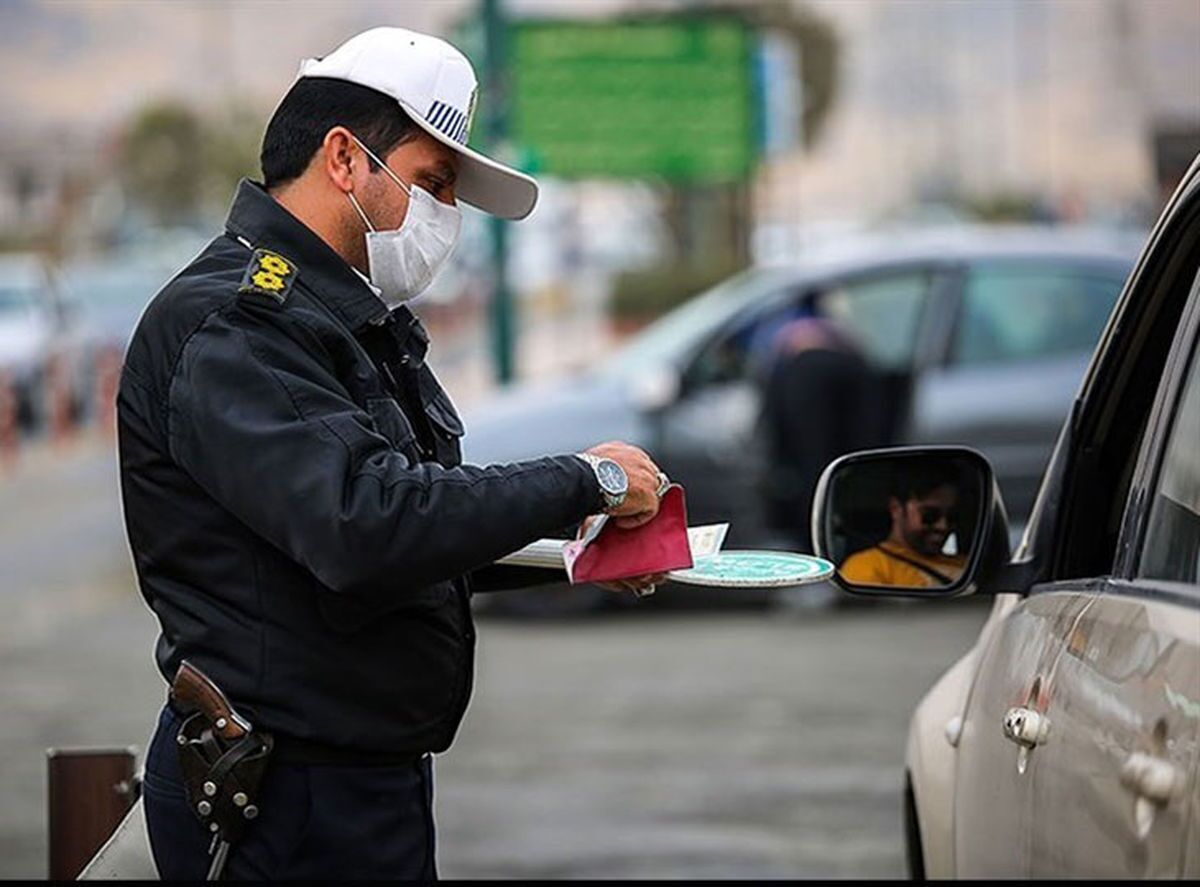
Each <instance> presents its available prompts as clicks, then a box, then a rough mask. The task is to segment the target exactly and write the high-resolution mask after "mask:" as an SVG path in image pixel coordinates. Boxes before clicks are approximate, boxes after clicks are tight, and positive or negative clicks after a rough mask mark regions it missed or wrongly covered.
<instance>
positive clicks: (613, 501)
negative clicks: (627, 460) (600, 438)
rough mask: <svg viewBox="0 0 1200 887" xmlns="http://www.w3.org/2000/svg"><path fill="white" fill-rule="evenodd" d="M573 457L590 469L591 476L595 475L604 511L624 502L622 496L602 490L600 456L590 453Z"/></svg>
mask: <svg viewBox="0 0 1200 887" xmlns="http://www.w3.org/2000/svg"><path fill="white" fill-rule="evenodd" d="M575 457H576V458H577V459H582V460H583V461H584V462H586V463H587V465H588V467H589V468H591V469H592V474H594V475H595V477H596V483H597V484H598V485H599V487H600V499H601V501H602V502H603V503H604V510H605V511H607V510H609V509H610V508H616V507H618V506H619V505H621V503H623V502H624V501H625V497H624V496H613V495H612V494H611V493H609V492H608V491H607V490H605V489H604V484H603V483H601V482H600V463H601V462H603V461H604V460H603V459H602V458H601V457H600V456H596V455H593V454H592V453H576V454H575Z"/></svg>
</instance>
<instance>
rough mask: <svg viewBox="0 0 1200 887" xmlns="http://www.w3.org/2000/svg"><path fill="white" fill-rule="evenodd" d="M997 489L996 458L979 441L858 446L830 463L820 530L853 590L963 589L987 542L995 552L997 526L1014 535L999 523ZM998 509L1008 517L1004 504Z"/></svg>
mask: <svg viewBox="0 0 1200 887" xmlns="http://www.w3.org/2000/svg"><path fill="white" fill-rule="evenodd" d="M996 496H997V493H996V491H995V482H994V479H993V475H992V469H991V466H990V465H989V464H988V462H987V460H986V459H985V458H984V457H983V456H981V455H980V454H978V453H976V452H975V451H973V450H968V449H966V448H960V447H929V448H898V449H893V450H875V451H871V452H867V453H856V454H854V455H851V456H846V457H843V458H841V459H839V460H837V461H836V462H834V463H833V464H831V465H830V466H829V467H828V468H826V469H825V473H824V475H823V476H822V478H821V482H820V485H819V486H818V489H817V497H816V501H815V507H814V515H813V538H814V540H816V543H817V549H818V553H819V554H820V555H821V556H822V557H825V558H827V559H828V560H830V561H832V562H833V563H834V564H836V565H837V568H838V572H837V579H838V584H839V585H841V586H842V587H843V588H845V589H847V590H849V591H854V592H859V593H863V594H884V595H886V594H899V595H909V594H912V595H920V596H923V597H927V596H934V597H936V596H949V595H953V594H959V593H961V592H963V591H964V590H966V589H968V588H969V587H971V586H972V583H973V581H974V579H975V576H976V573H977V572H978V566H979V563H980V560H981V555H982V554H983V552H984V550H985V549H987V550H989V551H992V552H995V550H996V537H995V531H996V530H1000V531H1001V532H1003V533H1004V535H1005V537H1007V527H996V526H995V524H996V521H995V519H994V518H995V514H994V513H993V512H994V509H995V505H996V503H997V501H998V500H997V498H996ZM999 514H1000V522H1001V523H1006V521H1005V520H1004V518H1003V510H1002V507H1001V509H1000V511H999ZM1007 553H1008V551H1007V540H1005V543H1004V551H1003V553H1002V555H1001V557H1002V558H1003V559H1007ZM993 559H994V558H993Z"/></svg>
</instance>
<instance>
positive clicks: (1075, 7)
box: [0, 0, 1200, 264]
mask: <svg viewBox="0 0 1200 887" xmlns="http://www.w3.org/2000/svg"><path fill="white" fill-rule="evenodd" d="M739 2H740V3H743V4H750V3H752V2H764V0H722V2H721V5H723V6H728V5H731V3H739ZM765 2H772V3H773V2H784V0H765ZM787 2H791V3H792V4H793V5H795V6H797V7H800V6H801V5H804V6H807V7H808V8H809V9H811V10H813V11H814V12H816V13H817V14H819V15H820V16H822V17H824V18H825V19H827V20H828V21H829V22H830V23H832V25H833V26H834V27H835V29H836V32H837V35H838V40H839V46H840V55H839V58H840V66H839V81H838V89H837V97H836V100H835V104H834V106H833V109H832V111H831V114H830V117H829V120H828V122H827V124H826V126H825V130H824V133H823V135H822V137H821V138H820V139H819V140H818V142H817V143H816V145H815V146H814V147H813V149H812V150H810V151H808V152H802V151H800V150H799V149H792V150H790V151H785V152H784V153H782V154H780V155H776V156H775V157H774V158H773V159H772V160H770V161H769V162H766V163H764V164H763V166H762V167H761V169H760V172H759V174H758V177H757V182H756V188H755V192H754V207H755V210H756V222H757V225H758V227H759V229H760V230H762V231H773V232H776V233H777V234H779V235H780V236H776V237H774V238H773V239H772V240H771V242H772V243H773V244H775V246H776V249H775V250H774V251H775V252H779V251H781V249H782V250H786V249H787V247H788V244H789V243H790V242H791V240H792V239H794V238H793V237H792V234H789V232H792V233H794V232H795V231H797V230H812V229H814V228H819V227H822V226H823V227H826V228H833V229H840V227H845V226H853V225H860V224H863V223H869V222H873V221H876V220H879V219H881V218H887V217H889V216H892V217H894V216H896V215H897V214H901V215H906V217H908V218H914V217H920V215H921V213H922V212H933V213H936V212H937V209H936V208H937V207H938V206H941V207H955V206H957V207H961V206H962V205H963V203H964V201H966V202H970V201H977V202H987V201H1003V200H1004V199H1014V198H1016V199H1020V200H1025V201H1027V202H1030V201H1032V202H1035V203H1037V204H1038V205H1039V206H1040V207H1041V208H1042V210H1043V211H1044V213H1045V215H1046V216H1047V217H1052V218H1056V219H1068V220H1069V219H1076V218H1088V219H1093V220H1096V219H1101V220H1103V219H1110V220H1111V219H1125V218H1131V217H1132V218H1137V219H1141V220H1144V219H1146V218H1147V217H1149V216H1151V215H1152V214H1153V212H1154V211H1155V209H1156V208H1157V206H1158V205H1160V203H1161V200H1162V191H1163V189H1164V188H1166V187H1169V185H1170V184H1171V182H1172V180H1173V177H1174V176H1177V175H1178V172H1179V171H1180V169H1179V167H1180V165H1181V164H1186V162H1187V161H1188V160H1189V159H1190V157H1191V156H1192V155H1193V154H1194V152H1195V151H1196V150H1198V149H1200V51H1197V47H1200V2H1197V0H1149V2H1146V0H1045V2H1025V0H975V2H970V3H965V2H964V3H959V2H950V0H904V2H896V0H787ZM708 5H709V4H708V2H707V0H509V2H507V3H506V8H507V9H508V11H509V12H510V14H511V15H513V16H526V15H534V16H544V15H563V16H606V15H612V14H617V13H622V12H632V11H644V10H648V9H659V10H697V9H702V8H705V7H706V6H708ZM476 9H478V2H477V0H405V2H403V3H395V2H391V0H344V2H340V3H337V4H329V3H324V2H316V0H298V2H293V3H289V4H287V6H286V11H285V9H284V7H283V5H282V4H279V3H277V2H269V0H241V2H222V3H212V2H201V0H178V2H173V3H169V4H167V3H141V2H133V0H57V2H50V0H8V2H5V3H3V4H0V50H3V51H0V113H3V114H4V115H5V119H6V120H7V121H9V123H8V124H7V125H6V126H5V128H4V131H3V133H2V134H0V243H4V242H8V243H11V242H13V240H14V233H15V234H16V235H19V234H20V233H22V232H27V231H29V230H32V229H38V228H43V227H45V226H47V225H51V224H55V222H56V219H57V215H56V214H60V213H62V212H63V211H64V209H63V208H64V207H71V206H73V205H75V203H76V194H75V190H74V189H76V188H77V187H78V186H79V180H80V179H81V178H82V179H87V178H88V177H91V178H92V179H99V180H103V179H104V177H105V174H106V171H105V169H104V164H105V163H111V162H112V157H111V152H109V153H108V154H106V153H105V152H104V151H103V150H102V149H103V146H105V145H111V144H112V143H113V141H114V139H115V138H116V137H117V134H118V133H119V132H120V130H121V127H122V126H123V125H124V123H125V122H126V121H127V120H128V119H129V118H130V115H132V114H133V113H135V112H136V110H137V109H138V108H140V107H143V106H145V104H146V103H147V102H148V101H151V100H155V99H160V98H164V97H166V98H174V99H179V100H182V101H184V102H187V103H190V104H192V105H194V106H196V107H198V108H201V109H204V108H209V109H211V108H214V107H221V106H223V105H229V104H231V103H233V102H235V101H236V102H238V103H240V104H242V105H243V106H248V107H250V108H253V109H256V111H259V112H261V114H262V117H263V119H264V120H265V119H266V116H267V115H268V114H269V113H270V110H271V108H272V106H273V104H274V103H275V102H276V101H277V100H278V98H279V96H280V95H281V94H282V92H283V91H284V90H285V89H286V88H287V85H288V83H289V82H290V81H291V79H292V77H294V75H295V71H296V65H297V62H298V60H299V59H300V58H302V57H304V56H309V55H319V54H321V53H322V52H325V51H327V50H328V49H329V48H330V47H331V46H332V45H334V44H335V43H336V42H337V41H339V40H341V39H343V38H344V37H346V36H349V35H350V34H353V33H355V32H357V31H359V30H362V29H364V28H367V27H370V26H374V25H379V24H402V25H407V26H411V27H415V28H418V29H424V30H428V31H431V32H434V33H441V34H449V33H450V31H451V30H452V29H453V28H454V26H455V25H456V24H457V23H458V22H459V21H460V20H462V19H463V17H464V16H470V15H471V14H472V13H473V11H474V10H476ZM484 100H485V101H486V96H485V97H484ZM801 100H802V97H801ZM1181 158H1182V159H1181ZM606 187H608V189H609V190H608V192H607V194H608V196H606V191H605V189H606ZM629 187H631V186H625V185H621V186H605V185H603V184H600V185H593V186H588V187H583V188H576V189H574V192H575V195H576V196H575V197H574V198H572V199H575V200H578V201H579V202H580V206H579V207H578V208H576V209H573V210H568V209H562V210H561V211H562V212H572V213H574V214H575V216H576V217H578V218H579V219H587V220H588V221H589V225H588V235H589V236H590V235H591V233H592V232H593V231H595V230H596V228H595V226H596V225H597V224H600V223H603V221H604V220H605V219H607V218H608V217H609V214H608V213H607V212H606V211H605V210H604V209H603V207H605V206H607V205H611V203H612V200H613V199H617V200H623V199H624V197H623V196H622V195H623V194H626V193H632V192H628V191H622V190H621V189H623V188H624V189H627V188H629ZM634 187H635V186H634ZM639 199H640V198H639ZM110 203H111V201H110ZM560 203H561V202H560ZM637 205H639V206H640V205H641V204H640V203H638V204H637ZM921 207H932V208H933V209H929V210H922V209H920V208H921ZM547 208H550V204H549V202H548V203H547ZM914 208H918V209H916V210H914ZM557 211H559V210H556V212H557ZM597 219H599V222H597V221H596V220H597ZM622 227H627V226H624V225H623V226H622ZM605 236H606V237H607V235H605ZM585 239H586V238H585ZM613 239H614V238H608V240H613ZM616 239H617V240H619V238H616ZM645 242H646V241H645V240H644V239H637V240H636V243H638V244H644V243H645ZM569 248H570V249H572V250H575V252H576V253H579V252H580V247H579V245H578V244H573V245H571V246H570V247H569ZM635 252H636V250H635ZM610 260H611V257H609V256H606V259H605V261H606V263H611V262H610ZM630 260H631V261H632V262H634V263H637V262H642V261H645V257H644V256H643V255H641V254H640V253H639V254H638V255H631V256H630ZM566 261H567V262H568V264H569V262H570V261H573V260H572V259H571V258H570V256H568V257H567V259H566ZM616 261H617V263H618V264H619V261H620V260H619V259H618V260H616Z"/></svg>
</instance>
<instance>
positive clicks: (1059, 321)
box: [953, 266, 1124, 366]
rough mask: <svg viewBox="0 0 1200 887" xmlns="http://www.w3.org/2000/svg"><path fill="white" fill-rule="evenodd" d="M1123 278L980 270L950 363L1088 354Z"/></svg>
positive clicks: (972, 276) (972, 277)
mask: <svg viewBox="0 0 1200 887" xmlns="http://www.w3.org/2000/svg"><path fill="white" fill-rule="evenodd" d="M1123 283H1124V280H1123V278H1121V277H1119V276H1117V275H1106V274H1102V273H1098V272H1095V271H1091V270H1084V269H1072V268H1065V267H1045V266H1042V267H1038V266H1016V267H988V266H983V267H978V268H974V269H972V270H971V271H970V272H969V273H968V275H967V280H966V287H965V289H964V292H963V305H962V314H961V317H960V319H959V323H958V328H957V330H956V332H955V341H954V350H953V360H954V362H955V363H957V364H959V365H967V366H970V365H976V364H995V363H1016V362H1020V361H1027V360H1036V359H1038V358H1043V357H1052V356H1056V355H1065V354H1090V353H1091V351H1092V349H1093V348H1094V347H1095V346H1096V342H1097V340H1098V339H1099V338H1100V333H1101V331H1102V330H1103V329H1104V324H1105V322H1106V321H1107V320H1108V315H1109V313H1110V312H1111V311H1112V307H1113V304H1114V303H1115V302H1116V299H1117V296H1118V295H1119V294H1120V292H1121V286H1122V284H1123Z"/></svg>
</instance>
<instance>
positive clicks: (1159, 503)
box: [1138, 355, 1200, 584]
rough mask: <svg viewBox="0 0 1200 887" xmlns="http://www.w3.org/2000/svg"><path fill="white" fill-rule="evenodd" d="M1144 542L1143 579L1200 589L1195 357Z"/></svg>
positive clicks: (1199, 400)
mask: <svg viewBox="0 0 1200 887" xmlns="http://www.w3.org/2000/svg"><path fill="white" fill-rule="evenodd" d="M1143 538H1144V542H1143V548H1142V555H1141V558H1140V561H1139V567H1138V576H1140V577H1142V578H1146V579H1165V580H1168V581H1172V582H1187V583H1192V584H1200V359H1197V357H1196V356H1195V355H1193V357H1192V366H1191V368H1190V369H1189V371H1188V379H1187V382H1186V383H1185V386H1184V389H1183V392H1182V394H1181V396H1180V400H1179V407H1178V412H1177V413H1176V415H1175V420H1174V425H1173V427H1172V429H1171V433H1170V438H1169V441H1168V443H1167V447H1166V451H1165V455H1164V456H1163V462H1162V468H1161V469H1160V471H1159V476H1158V485H1157V487H1156V489H1155V491H1154V496H1153V499H1152V500H1151V505H1150V518H1149V520H1148V521H1147V524H1146V534H1145V536H1144V537H1143Z"/></svg>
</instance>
